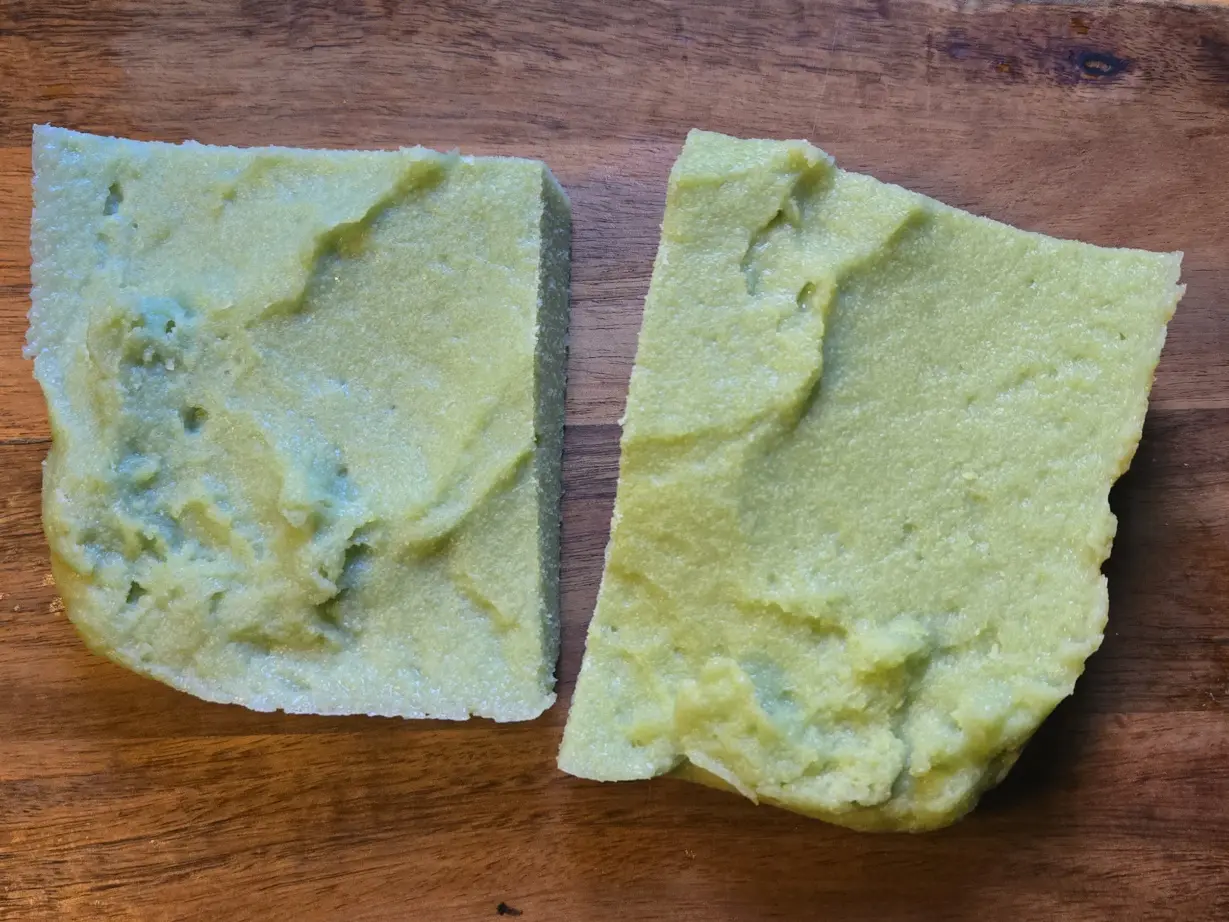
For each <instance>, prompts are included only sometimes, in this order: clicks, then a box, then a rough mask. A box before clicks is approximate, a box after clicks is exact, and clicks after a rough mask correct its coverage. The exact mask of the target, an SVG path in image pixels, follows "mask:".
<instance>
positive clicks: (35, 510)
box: [0, 0, 1229, 922]
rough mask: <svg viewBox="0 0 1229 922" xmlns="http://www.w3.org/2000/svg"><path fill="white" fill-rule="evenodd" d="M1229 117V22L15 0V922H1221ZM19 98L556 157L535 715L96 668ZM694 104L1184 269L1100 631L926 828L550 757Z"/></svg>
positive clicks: (683, 8)
mask: <svg viewBox="0 0 1229 922" xmlns="http://www.w3.org/2000/svg"><path fill="white" fill-rule="evenodd" d="M1227 114H1229V10H1226V9H1225V8H1223V7H1217V6H1192V5H1186V6H1169V7H1160V6H1153V5H1148V4H1139V3H1134V4H1126V5H1121V6H1115V7H1104V6H1099V5H1095V4H1070V3H1068V4H1027V5H1000V4H996V3H974V2H966V3H960V4H954V3H944V4H930V3H912V2H910V3H907V2H899V0H880V2H877V3H866V4H862V3H852V2H796V0H762V2H749V0H748V2H739V0H727V2H722V3H706V2H702V0H690V2H688V0H684V2H678V3H660V4H649V3H635V2H622V3H610V2H605V0H517V2H512V0H507V2H497V3H489V4H478V3H452V4H444V3H427V2H419V3H410V2H407V3H402V4H398V3H396V2H389V0H336V2H323V0H322V2H301V0H242V2H221V0H201V2H185V0H160V2H151V3H147V4H139V3H129V2H116V0H98V2H87V0H71V2H46V3H34V2H25V0H0V919H4V920H9V919H13V920H25V919H122V920H129V919H141V920H145V919H158V920H160V919H201V920H226V919H248V918H251V919H267V920H324V919H344V920H346V922H360V920H402V919H427V920H451V919H486V918H497V917H498V916H499V915H500V913H501V912H503V913H510V912H514V911H519V912H520V913H521V914H522V915H521V918H523V919H525V920H527V922H528V920H533V922H539V920H542V922H546V920H561V922H572V920H606V919H612V920H613V919H617V920H638V919H672V920H675V919H676V920H701V919H704V920H714V919H715V920H721V919H739V920H752V919H812V918H813V919H825V920H826V919H832V920H930V919H943V920H948V919H951V920H957V919H959V920H985V919H989V920H1004V922H1007V920H1015V919H1027V920H1045V919H1062V920H1077V919H1078V920H1130V919H1146V918H1155V919H1181V920H1225V919H1229V617H1227V614H1226V595H1227V593H1229V315H1227V314H1226V304H1227V298H1229V117H1227ZM41 121H51V122H54V123H57V124H61V125H66V126H69V127H73V128H79V129H83V130H88V131H95V132H103V133H114V134H121V135H128V136H132V137H137V138H157V139H164V140H179V139H183V138H196V139H199V140H201V141H206V142H213V143H223V144H266V143H279V144H292V145H310V146H331V147H350V146H363V147H370V146H376V147H380V146H397V145H402V144H414V143H422V144H426V145H428V146H433V147H438V148H444V149H447V148H453V147H458V148H460V149H462V150H464V151H466V152H468V153H474V154H496V153H507V154H520V155H529V156H535V157H541V158H543V159H545V160H546V161H548V162H549V164H550V166H551V167H552V169H553V170H554V171H555V173H556V175H557V176H558V177H559V178H560V180H561V181H562V182H563V184H564V185H565V186H566V188H567V190H568V192H569V193H570V195H571V197H572V202H573V206H574V220H575V225H574V227H575V247H574V263H573V278H574V283H573V302H572V304H573V306H572V351H571V359H570V387H569V397H568V434H567V451H566V486H567V497H566V501H565V524H564V548H565V560H564V624H563V631H564V637H563V656H562V661H561V664H560V669H559V675H560V682H559V692H560V702H559V704H558V705H557V706H556V707H555V708H554V709H553V710H552V711H550V712H549V713H548V714H547V715H546V716H545V717H543V718H542V719H541V720H538V721H536V722H534V723H530V724H522V725H511V726H495V725H492V724H489V723H486V722H483V721H472V722H469V723H467V724H459V725H458V724H443V723H433V722H404V721H397V720H378V719H365V718H354V719H325V718H311V717H287V716H283V715H261V714H255V713H249V712H246V711H244V710H242V709H240V708H236V707H224V706H219V705H213V704H207V703H205V702H201V701H197V700H195V699H192V698H190V697H187V696H185V695H182V694H179V693H177V692H174V691H171V690H170V689H168V688H165V687H163V686H161V685H158V684H156V683H154V682H151V681H147V680H145V679H141V678H138V677H136V676H135V675H132V674H129V673H127V672H125V671H124V670H122V669H120V668H118V667H116V666H113V665H111V664H109V663H107V662H105V661H103V660H101V659H99V658H97V657H95V656H93V655H91V654H89V653H87V652H86V650H85V648H84V647H83V646H82V644H81V643H80V642H79V641H78V640H77V638H76V636H75V634H74V632H73V630H72V629H71V627H70V625H69V624H68V623H67V622H66V620H65V618H64V616H63V614H62V605H61V603H60V602H59V601H58V599H57V597H56V593H55V587H54V585H53V583H52V580H51V577H50V575H49V572H48V564H47V549H46V545H45V543H44V540H43V537H42V533H41V531H40V525H39V505H38V504H39V479H40V468H39V465H40V461H41V460H42V458H43V456H44V454H45V452H46V449H47V445H48V429H47V423H46V418H45V413H44V407H43V402H42V399H41V396H40V394H39V392H38V390H37V389H36V387H35V384H34V382H33V380H32V379H31V377H30V371H31V370H30V365H29V364H28V363H27V362H25V361H24V360H23V359H22V358H21V355H20V349H21V342H22V338H23V335H24V330H25V312H26V310H27V307H28V301H27V295H28V285H29V275H28V271H29V259H28V251H27V235H28V229H29V211H30V193H29V180H30V165H29V159H30V153H29V143H30V126H31V124H32V123H34V122H41ZM693 125H698V126H701V127H706V128H711V129H715V130H719V131H725V132H729V133H733V134H739V135H745V136H769V137H781V138H787V137H806V138H809V139H811V140H813V141H814V142H816V143H817V144H819V145H820V146H822V147H824V148H825V149H827V150H828V151H829V152H831V153H832V154H834V155H835V156H836V157H837V158H838V160H839V162H840V163H841V164H842V165H843V166H845V167H847V168H851V169H856V170H862V171H866V172H870V173H872V174H874V175H876V176H878V177H879V178H881V179H885V180H891V181H895V182H899V183H902V184H904V185H907V186H909V187H910V188H913V189H917V190H919V191H922V192H925V193H928V194H931V195H934V196H936V197H938V198H940V199H942V200H944V201H946V202H949V203H951V204H953V205H957V206H960V207H962V208H968V209H970V210H972V211H975V212H978V213H980V214H985V215H989V216H992V217H995V218H998V219H1001V220H1004V221H1009V222H1011V223H1014V224H1017V225H1019V226H1021V227H1025V228H1030V229H1035V230H1040V231H1045V232H1047V233H1051V234H1057V235H1061V236H1069V237H1078V238H1082V239H1085V240H1089V241H1092V242H1095V243H1099V244H1114V245H1129V246H1136V247H1147V248H1151V249H1156V250H1175V249H1182V250H1185V251H1186V261H1185V265H1184V277H1185V281H1186V283H1187V285H1188V290H1187V295H1186V298H1185V300H1184V301H1183V302H1182V305H1181V307H1180V308H1179V310H1178V313H1177V316H1176V318H1175V319H1174V321H1173V324H1172V326H1171V327H1170V335H1169V343H1168V345H1167V347H1166V350H1165V355H1164V358H1163V361H1162V363H1161V367H1160V370H1159V372H1158V375H1157V380H1156V386H1155V390H1154V392H1153V401H1152V409H1151V412H1150V414H1149V417H1148V422H1147V426H1146V429H1145V435H1144V440H1143V443H1142V445H1141V447H1140V450H1139V454H1138V456H1137V458H1136V461H1135V464H1134V467H1133V468H1132V470H1131V472H1130V474H1129V475H1128V476H1127V477H1126V478H1125V479H1124V480H1123V481H1122V482H1121V483H1120V485H1119V486H1118V487H1117V488H1116V490H1115V491H1114V494H1113V506H1114V508H1115V510H1116V512H1117V513H1118V515H1119V517H1120V526H1119V534H1118V539H1117V542H1116V545H1115V549H1114V555H1113V558H1112V560H1111V561H1110V563H1109V565H1108V568H1107V572H1108V573H1109V575H1110V592H1111V609H1110V627H1109V632H1108V635H1107V637H1106V640H1105V644H1104V646H1103V648H1102V650H1101V651H1100V652H1099V653H1098V654H1097V655H1096V656H1095V657H1093V659H1092V660H1091V662H1090V663H1089V667H1088V670H1087V672H1086V674H1085V676H1084V678H1083V679H1081V681H1080V683H1079V686H1078V688H1077V690H1076V694H1075V696H1074V698H1073V699H1071V700H1069V701H1068V702H1066V703H1064V704H1063V705H1062V706H1060V708H1059V709H1058V711H1057V712H1056V713H1055V714H1054V716H1053V717H1052V718H1051V719H1050V720H1049V721H1048V722H1047V723H1046V724H1045V726H1044V727H1043V728H1042V730H1041V731H1040V733H1039V734H1038V736H1037V737H1036V739H1035V740H1034V742H1033V743H1032V744H1031V745H1030V746H1029V747H1028V749H1027V750H1026V752H1025V755H1024V756H1023V758H1022V759H1021V761H1020V763H1019V765H1018V766H1017V767H1016V769H1015V770H1014V771H1013V772H1012V774H1011V776H1010V777H1009V778H1008V780H1007V781H1006V782H1005V783H1004V784H1003V785H1002V786H1001V787H1000V788H999V789H998V790H996V791H994V792H992V793H991V794H990V795H988V796H987V797H986V798H985V800H984V802H983V805H982V806H981V808H980V809H979V810H977V812H976V813H974V814H973V815H972V816H970V817H969V818H967V819H966V820H964V821H962V822H961V823H959V824H958V825H957V826H955V827H953V828H951V829H949V830H946V831H943V832H939V833H935V834H927V835H925V836H913V837H910V836H900V835H866V834H856V833H852V832H847V831H844V830H840V829H837V828H834V827H830V826H826V825H823V824H821V823H818V822H815V821H811V820H806V819H802V818H799V817H796V816H793V815H791V814H789V813H785V812H781V811H777V810H774V809H771V808H757V807H755V806H753V805H751V804H749V803H746V802H744V801H742V800H741V799H739V798H737V797H733V796H730V795H727V794H723V793H720V792H716V791H711V790H707V789H704V788H701V787H697V786H693V785H689V784H685V783H682V782H676V781H669V780H661V781H655V782H649V783H634V784H620V785H605V786H603V785H598V784H594V783H590V782H584V781H579V780H576V779H572V778H569V777H566V776H564V775H562V774H560V773H559V772H558V771H557V770H556V769H555V767H554V757H555V752H556V748H557V745H558V743H559V739H560V734H561V730H562V726H563V722H564V716H565V714H566V707H567V703H568V700H569V698H570V695H571V691H572V687H573V684H574V681H575V677H576V673H577V669H578V666H579V661H580V655H581V650H582V647H583V641H584V630H585V625H586V623H587V621H588V618H589V615H590V612H591V610H592V607H593V602H594V597H595V593H596V589H597V585H598V579H599V576H600V570H601V560H602V551H603V548H604V545H605V541H606V536H607V528H608V518H609V514H610V508H611V502H612V499H613V494H614V485H615V474H616V465H617V455H618V444H617V440H618V431H619V430H618V423H617V421H618V419H619V415H620V413H621V411H622V405H623V400H624V392H625V388H626V384H627V378H628V374H629V371H630V368H631V363H632V358H633V353H634V346H635V337H636V332H637V329H638V325H639V317H640V310H641V302H642V299H643V297H644V294H645V290H646V288H647V285H648V280H649V274H650V269H651V265H652V259H653V254H654V250H655V247H656V243H657V229H658V223H659V221H660V216H661V210H662V206H663V197H664V192H665V183H666V175H667V172H668V170H669V167H670V164H671V162H672V161H673V159H674V157H675V156H676V154H677V152H678V149H679V146H680V144H681V142H682V139H683V136H684V134H685V132H686V130H687V129H688V128H690V127H692V126H693ZM501 904H502V907H503V908H502V910H501V908H500V907H501Z"/></svg>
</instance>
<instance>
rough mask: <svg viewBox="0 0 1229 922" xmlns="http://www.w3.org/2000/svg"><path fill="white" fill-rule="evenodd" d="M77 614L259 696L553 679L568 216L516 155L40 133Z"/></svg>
mask: <svg viewBox="0 0 1229 922" xmlns="http://www.w3.org/2000/svg"><path fill="white" fill-rule="evenodd" d="M34 156H35V170H36V177H35V213H34V223H33V235H32V236H33V255H34V266H33V276H34V286H35V287H34V292H33V301H34V307H33V310H32V311H31V315H30V321H31V328H30V334H29V348H28V351H29V353H30V354H31V355H33V356H34V357H35V374H36V376H37V377H38V379H39V381H40V382H41V384H42V386H43V389H44V391H45V393H46V396H47V401H48V405H49V408H50V414H51V424H52V430H53V435H54V447H53V449H52V452H51V454H50V456H49V458H48V461H47V466H46V477H45V485H44V522H45V527H46V531H47V535H48V539H49V541H50V544H51V550H52V555H53V565H54V572H55V576H56V581H57V584H58V585H59V587H60V590H61V592H62V593H63V595H64V597H65V601H66V603H67V609H68V613H69V615H70V617H71V618H72V619H73V621H74V622H75V623H76V624H77V626H78V627H79V629H80V631H81V632H82V634H83V635H84V637H85V639H86V640H87V641H88V642H89V643H90V645H91V646H92V647H93V648H95V649H96V650H98V651H100V652H102V653H104V654H106V655H108V656H110V657H112V658H114V659H115V660H117V661H118V662H120V663H122V664H124V665H126V666H129V667H131V668H132V669H135V670H137V671H139V672H142V673H145V674H147V675H150V676H153V677H154V678H157V679H161V680H162V681H165V682H168V683H169V684H171V685H174V686H176V687H178V688H181V689H184V690H185V691H188V692H191V693H193V694H196V695H200V696H202V697H205V698H210V699H214V700H219V701H231V702H237V703H240V704H244V705H247V706H249V707H253V708H258V709H262V710H265V709H274V708H280V709H284V710H287V711H309V712H320V713H347V712H367V713H379V714H395V715H403V716H431V717H442V718H464V717H467V716H469V715H470V714H477V715H483V716H488V717H493V718H496V719H499V720H519V719H527V718H531V717H534V716H536V715H537V714H539V713H540V712H541V711H542V710H543V709H544V708H546V707H547V706H548V705H549V704H550V703H551V702H552V701H553V699H554V695H553V691H552V689H553V684H554V675H553V673H554V659H555V651H556V645H557V618H556V595H557V557H558V543H557V542H558V536H557V530H558V521H557V519H558V494H559V453H560V448H561V438H562V436H561V432H562V414H563V409H562V407H563V373H564V368H563V350H564V331H565V326H566V316H567V279H568V236H569V230H568V227H569V219H568V206H567V201H566V198H565V197H564V195H563V193H562V190H561V189H560V188H559V186H558V185H557V184H556V183H555V182H554V180H553V178H552V177H551V176H550V173H549V172H548V171H547V170H546V168H545V167H544V166H543V165H542V164H540V163H537V162H533V161H526V160H513V159H501V158H480V159H475V158H468V157H460V156H456V155H444V154H437V153H434V152H431V151H427V150H423V149H421V148H416V149H412V150H401V151H384V152H356V151H348V152H327V151H296V150H288V149H279V148H264V149H252V150H240V149H236V148H216V147H205V146H201V145H197V144H191V143H190V144H186V145H182V146H175V145H169V144H143V143H138V142H132V141H124V140H117V139H111V138H99V137H94V136H90V135H83V134H78V133H74V132H68V131H63V130H59V129H54V128H47V127H42V128H38V129H36V131H35V139H34Z"/></svg>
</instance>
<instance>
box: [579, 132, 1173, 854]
mask: <svg viewBox="0 0 1229 922" xmlns="http://www.w3.org/2000/svg"><path fill="white" fill-rule="evenodd" d="M1179 263H1180V254H1170V255H1157V254H1152V253H1145V252H1140V251H1132V250H1111V249H1102V248H1097V247H1093V246H1088V245H1085V244H1081V243H1075V242H1067V241H1060V240H1054V239H1051V238H1048V237H1043V236H1040V235H1037V234H1031V233H1025V232H1022V231H1019V230H1015V229H1012V228H1010V227H1006V226H1004V225H1002V224H998V223H995V222H992V221H989V220H985V219H983V218H979V217H975V216H973V215H969V214H966V213H963V212H960V211H957V210H955V209H952V208H949V207H947V206H944V205H941V204H939V203H938V202H935V201H932V200H930V199H927V198H924V197H922V196H920V195H916V194H914V193H911V192H908V191H906V190H904V189H901V188H898V187H895V186H891V185H886V184H883V183H880V182H877V181H875V180H873V179H871V178H869V177H866V176H859V175H856V174H851V173H846V172H844V171H841V170H839V169H837V168H836V167H834V166H833V165H832V163H831V161H830V160H829V158H827V157H826V156H825V155H824V154H823V153H822V152H820V151H818V150H816V149H815V148H813V147H810V146H809V145H807V144H805V143H803V142H770V141H742V140H736V139H732V138H726V137H722V136H719V135H713V134H705V133H701V132H693V133H692V134H691V135H690V137H689V138H688V141H687V144H686V146H685V148H684V150H683V153H682V156H681V157H680V158H679V160H678V162H677V163H676V164H675V167H674V170H673V172H672V174H671V177H670V186H669V193H668V199H667V208H666V215H665V220H664V224H663V227H662V237H661V245H660V248H659V250H658V255H657V263H656V266H655V269H654V273H653V280H652V285H651V288H650V291H649V296H648V301H647V303H646V306H645V315H644V324H643V329H642V331H641V335H640V343H639V349H638V352H637V356H636V366H635V370H634V372H633V375H632V383H631V391H630V395H629V398H628V406H627V414H626V419H625V424H624V431H623V443H622V460H621V467H620V474H619V486H618V498H617V503H616V508H615V514H614V523H613V529H612V535H611V541H610V546H609V549H608V552H607V563H606V569H605V573H604V576H603V580H602V587H601V592H600V595H599V600H598V606H597V612H596V615H595V617H594V619H593V622H592V625H591V627H590V630H589V636H588V644H587V649H586V652H585V659H584V664H583V667H582V670H581V675H580V679H579V682H578V685H577V689H576V693H575V699H574V703H573V705H572V710H571V713H570V715H569V720H568V725H567V729H566V732H565V736H564V741H563V747H562V750H561V753H560V766H561V767H562V768H563V769H564V770H565V771H567V772H570V773H572V774H575V775H580V776H583V777H588V778H596V779H602V780H621V779H634V778H648V777H651V776H654V775H659V774H662V773H666V772H671V771H674V772H677V773H680V774H682V775H684V776H687V777H691V778H695V779H697V780H702V781H706V782H708V783H713V784H718V785H720V786H724V787H729V788H732V789H735V790H737V791H740V792H742V793H743V794H744V795H746V796H747V797H750V798H752V799H755V800H762V801H767V802H771V803H775V804H779V805H781V806H784V807H787V808H790V809H793V810H797V811H800V812H803V813H807V814H810V815H814V816H818V817H822V818H825V819H828V820H831V821H833V822H837V823H841V824H844V825H848V826H852V827H858V828H878V829H883V828H890V829H925V828H931V827H936V826H941V825H944V824H946V823H949V822H952V821H953V820H955V819H956V818H958V817H959V816H960V815H962V814H963V813H964V812H965V811H967V810H968V809H970V808H971V807H972V805H973V804H974V803H975V801H976V798H977V796H978V795H979V794H980V792H981V791H982V790H983V789H985V788H986V787H987V786H989V785H992V784H994V783H996V782H997V781H998V780H999V779H1000V778H1001V777H1002V776H1003V774H1004V773H1005V772H1006V771H1007V769H1008V768H1009V767H1010V766H1011V764H1012V762H1013V761H1014V760H1015V758H1016V756H1017V754H1018V753H1019V751H1020V748H1021V747H1022V746H1023V745H1024V743H1025V741H1026V740H1027V738H1028V737H1029V735H1030V734H1031V733H1032V732H1033V730H1034V729H1035V728H1036V727H1037V725H1038V724H1039V723H1040V721H1041V720H1042V719H1044V717H1045V716H1046V715H1047V714H1048V713H1049V712H1050V710H1051V709H1052V708H1053V707H1054V706H1055V704H1056V703H1057V702H1058V701H1060V700H1061V699H1062V698H1063V697H1064V696H1066V695H1068V694H1069V693H1070V692H1071V690H1072V688H1073V685H1074V682H1075V680H1076V678H1077V677H1078V676H1079V674H1080V672H1081V671H1082V669H1083V664H1084V661H1085V659H1086V658H1087V657H1088V655H1089V654H1091V653H1092V652H1093V651H1094V650H1095V649H1096V648H1097V646H1098V644H1099V643H1100V640H1101V635H1102V631H1103V629H1104V625H1105V621H1106V610H1107V594H1106V583H1105V579H1104V577H1103V576H1102V575H1101V572H1100V565H1101V563H1102V562H1103V561H1104V560H1105V558H1106V557H1107V555H1108V554H1109V550H1110V543H1111V540H1112V537H1113V534H1114V528H1115V521H1114V517H1113V515H1112V514H1111V512H1110V509H1109V504H1108V499H1107V497H1108V492H1109V488H1110V485H1111V484H1112V483H1113V481H1114V480H1115V479H1116V478H1117V477H1118V476H1119V475H1120V474H1121V473H1122V472H1123V471H1124V470H1125V469H1126V466H1127V465H1128V463H1129V461H1130V458H1131V455H1132V453H1133V452H1134V449H1135V446H1136V444H1137V441H1138V439H1139V435H1140V429H1141V425H1142V423H1143V418H1144V412H1145V408H1146V403H1147V394H1148V389H1149V387H1150V384H1151V379H1152V373H1153V369H1154V368H1155V365H1156V362H1157V359H1158V356H1159V353H1160V350H1161V346H1162V343H1163V341H1164V336H1165V324H1166V322H1167V321H1168V319H1169V317H1170V316H1171V315H1172V313H1173V310H1174V307H1175V305H1176V303H1177V300H1178V298H1179V297H1180V294H1181V289H1180V288H1179V287H1178V286H1177V284H1176V283H1177V278H1178V271H1179Z"/></svg>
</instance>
